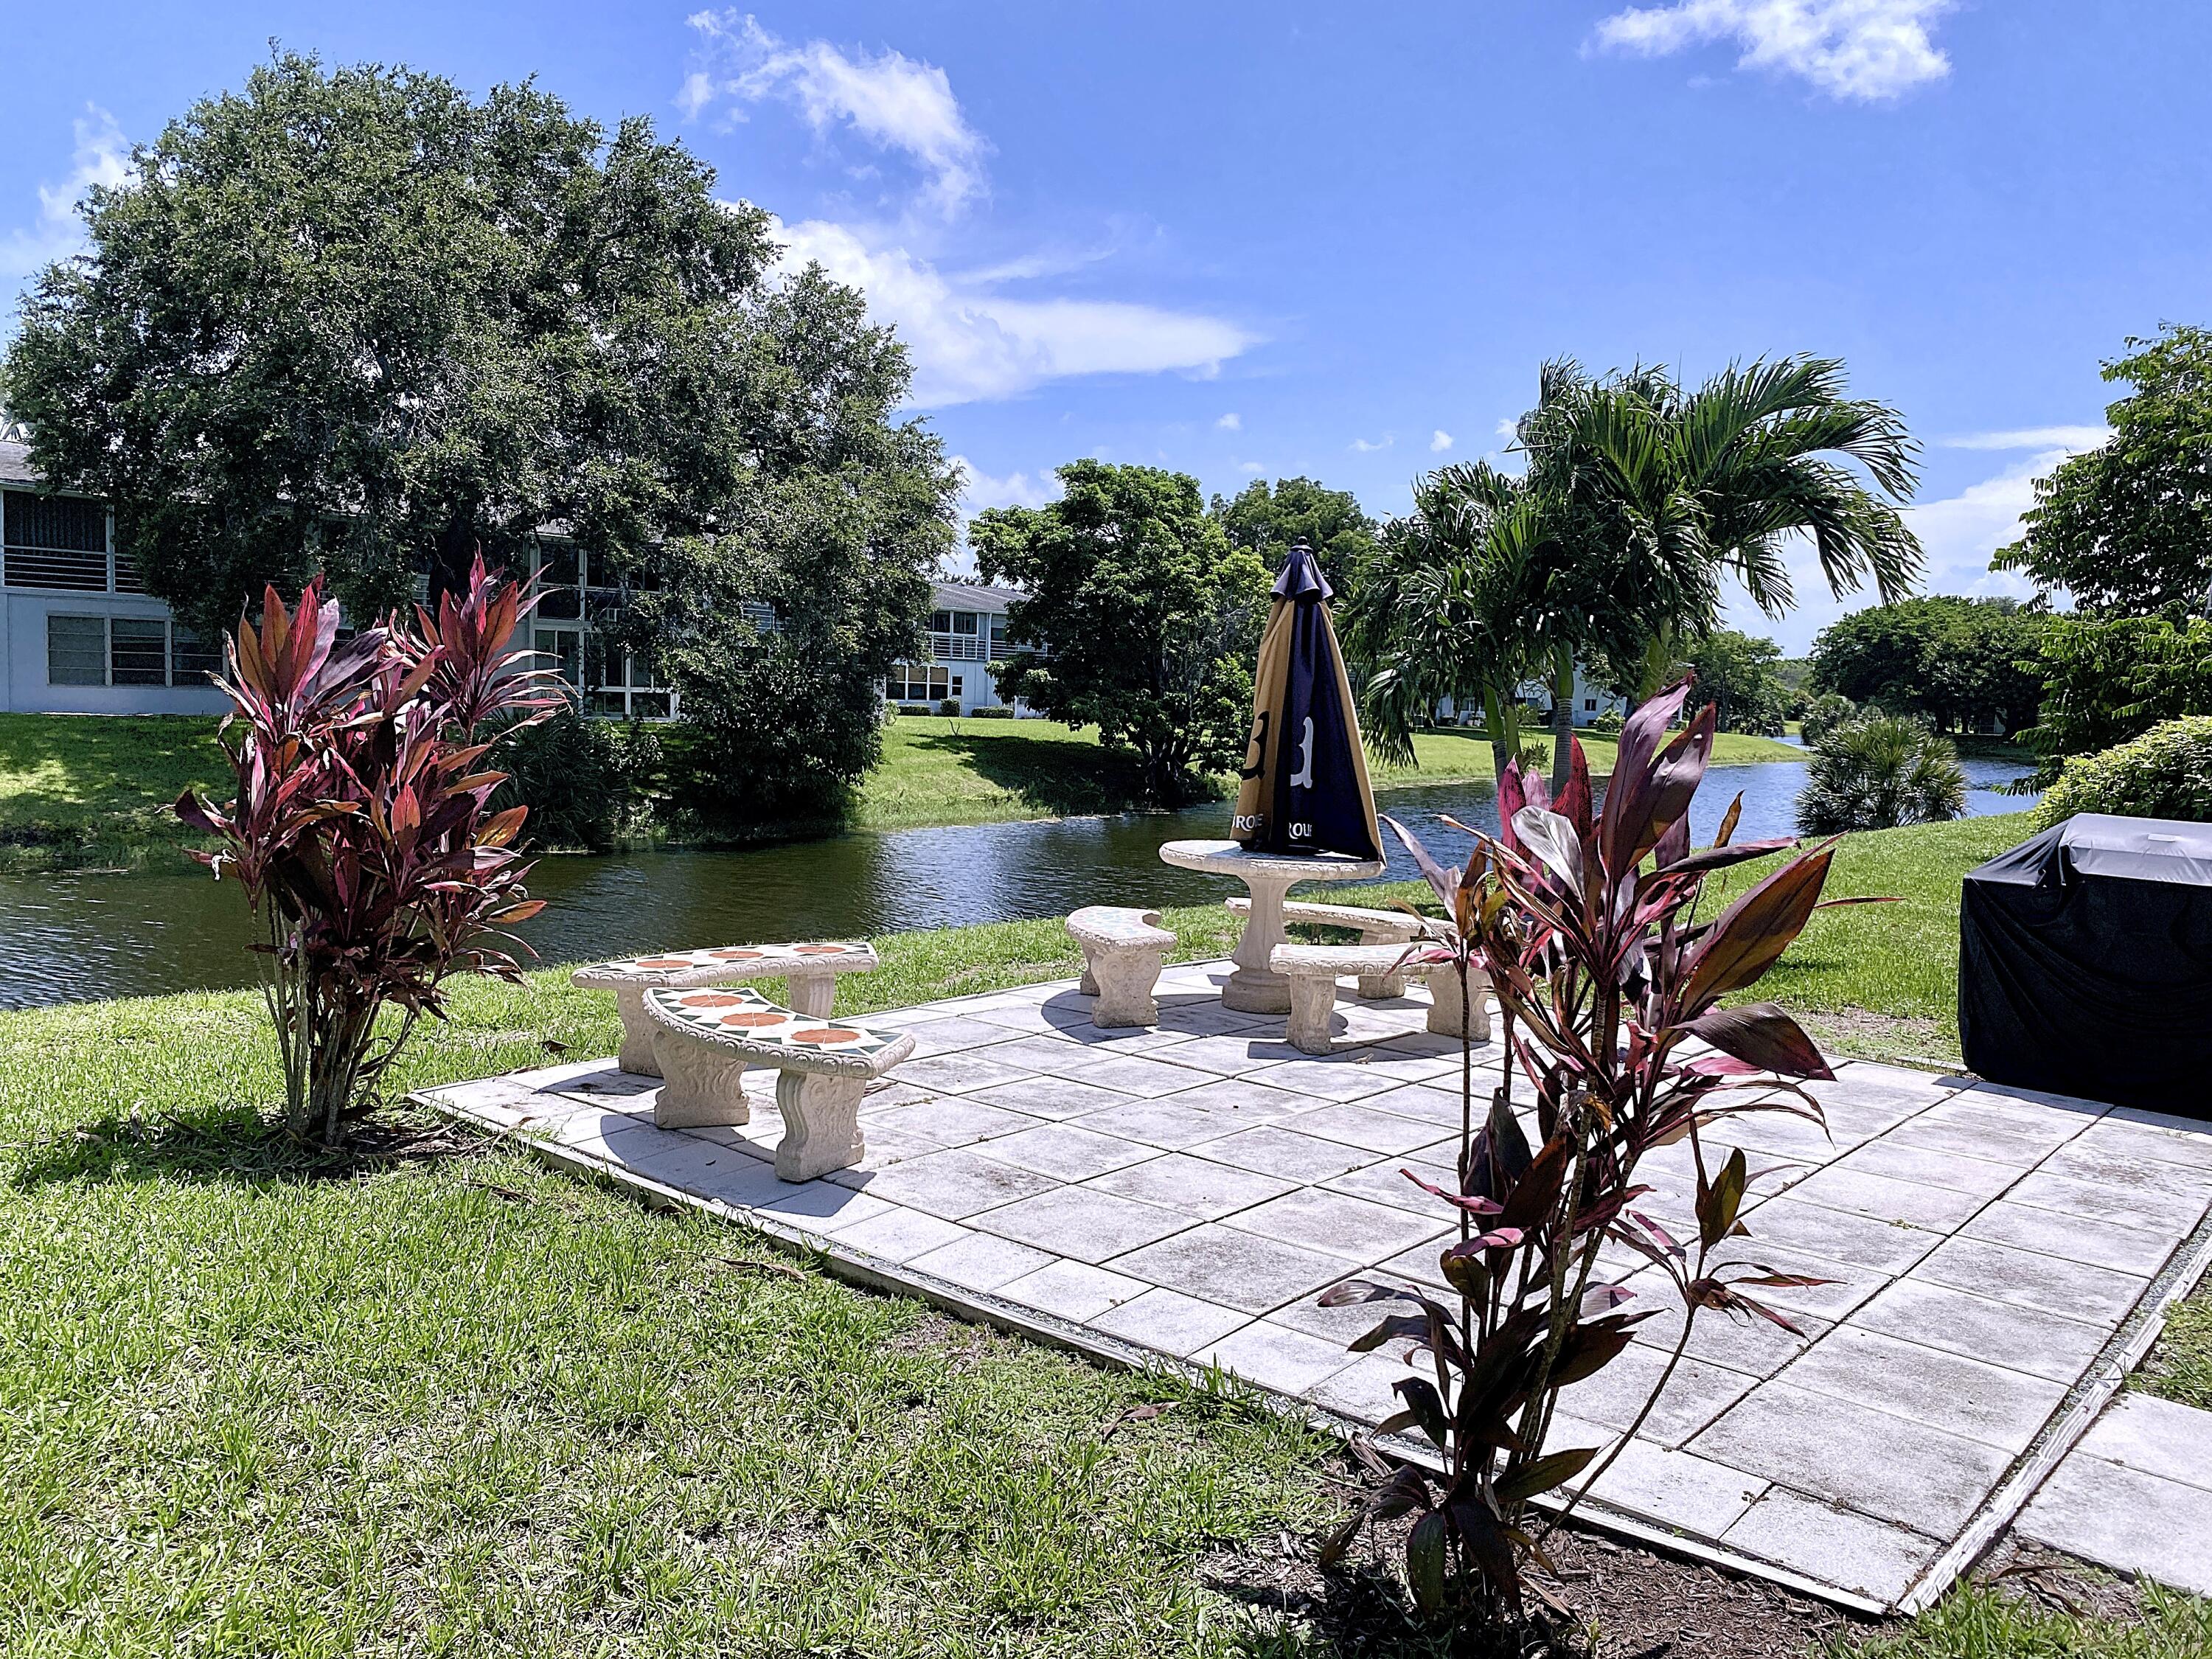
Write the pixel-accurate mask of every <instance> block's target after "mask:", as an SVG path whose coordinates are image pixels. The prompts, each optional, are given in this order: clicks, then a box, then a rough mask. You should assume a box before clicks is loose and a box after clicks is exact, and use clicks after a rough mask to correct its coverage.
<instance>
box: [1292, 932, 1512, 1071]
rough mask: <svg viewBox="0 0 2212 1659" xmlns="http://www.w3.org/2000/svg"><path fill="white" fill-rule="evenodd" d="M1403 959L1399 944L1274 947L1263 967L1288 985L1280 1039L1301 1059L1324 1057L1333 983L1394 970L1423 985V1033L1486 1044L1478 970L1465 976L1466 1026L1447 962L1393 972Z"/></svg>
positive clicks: (1485, 1005) (1484, 985) (1484, 982)
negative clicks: (1287, 1016)
mask: <svg viewBox="0 0 2212 1659" xmlns="http://www.w3.org/2000/svg"><path fill="white" fill-rule="evenodd" d="M1405 954H1406V946H1405V945H1402V944H1399V945H1277V946H1276V947H1275V948H1274V950H1273V952H1272V953H1271V954H1270V955H1269V957H1268V959H1267V965H1268V966H1269V967H1271V968H1273V969H1274V970H1275V971H1276V972H1277V973H1279V974H1280V975H1283V977H1284V978H1285V979H1287V980H1289V981H1290V982H1291V1023H1290V1030H1289V1031H1288V1033H1287V1034H1286V1035H1287V1036H1289V1038H1290V1043H1291V1047H1292V1048H1296V1049H1297V1050H1298V1051H1299V1052H1300V1053H1301V1054H1327V1053H1328V1051H1329V1048H1330V1047H1331V1044H1332V1042H1333V1041H1334V1038H1333V1036H1332V1035H1331V1033H1330V1031H1329V1014H1330V1011H1331V1010H1332V1009H1334V1007H1335V1006H1336V982H1337V981H1339V980H1340V979H1350V978H1352V977H1353V976H1354V975H1357V976H1358V978H1360V979H1361V980H1362V981H1365V980H1368V979H1371V978H1381V977H1383V976H1385V975H1389V974H1390V973H1391V972H1392V971H1393V970H1394V969H1396V971H1398V972H1400V973H1405V974H1419V975H1421V976H1422V977H1423V978H1424V979H1425V980H1427V981H1428V982H1429V1019H1428V1028H1429V1030H1431V1031H1433V1032H1435V1033H1436V1034H1437V1036H1462V1035H1463V1034H1464V1035H1466V1036H1472V1037H1473V1038H1474V1041H1475V1042H1489V1041H1490V1001H1489V999H1488V997H1487V996H1486V994H1485V993H1486V992H1487V991H1488V990H1489V988H1490V981H1489V978H1488V977H1487V976H1486V975H1485V974H1484V973H1483V972H1482V970H1481V969H1479V968H1478V969H1475V970H1474V973H1473V974H1471V975H1468V1000H1467V1021H1466V1027H1465V1030H1464V1033H1462V1026H1461V1020H1460V987H1459V974H1458V970H1457V969H1455V968H1454V967H1453V966H1452V964H1451V963H1448V962H1435V963H1430V962H1409V963H1406V964H1405V966H1404V967H1403V968H1402V969H1399V968H1397V964H1398V963H1399V962H1400V960H1401V958H1402V957H1404V956H1405Z"/></svg>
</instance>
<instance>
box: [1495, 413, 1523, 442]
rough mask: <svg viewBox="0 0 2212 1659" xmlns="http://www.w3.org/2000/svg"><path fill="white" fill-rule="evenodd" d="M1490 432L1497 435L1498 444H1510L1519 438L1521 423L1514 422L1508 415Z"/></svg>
mask: <svg viewBox="0 0 2212 1659" xmlns="http://www.w3.org/2000/svg"><path fill="white" fill-rule="evenodd" d="M1492 431H1494V432H1496V433H1497V435H1498V441H1499V442H1500V443H1508V444H1510V443H1511V442H1513V441H1515V440H1516V439H1517V438H1519V437H1520V435H1521V422H1518V421H1516V420H1515V419H1514V418H1513V417H1512V416H1510V415H1509V416H1506V417H1505V418H1504V420H1502V421H1500V422H1498V424H1497V425H1496V426H1495V427H1493V428H1492Z"/></svg>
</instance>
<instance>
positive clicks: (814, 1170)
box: [775, 1072, 868, 1181]
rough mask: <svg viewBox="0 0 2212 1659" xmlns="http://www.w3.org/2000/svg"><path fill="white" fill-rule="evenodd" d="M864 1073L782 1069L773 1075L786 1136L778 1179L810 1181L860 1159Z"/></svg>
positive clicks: (780, 1144) (778, 1149)
mask: <svg viewBox="0 0 2212 1659" xmlns="http://www.w3.org/2000/svg"><path fill="white" fill-rule="evenodd" d="M867 1086H868V1085H867V1083H866V1079H862V1078H857V1077H823V1076H821V1075H818V1074H815V1075H810V1074H809V1073H805V1072H783V1073H778V1075H777V1077H776V1079H775V1105H776V1109H777V1110H778V1111H779V1112H781V1113H782V1114H783V1139H781V1140H780V1141H778V1142H777V1143H776V1147H775V1178H776V1179H777V1180H778V1181H811V1180H813V1179H814V1177H815V1176H823V1175H828V1174H829V1171H830V1170H848V1169H850V1168H851V1167H852V1166H853V1165H854V1164H858V1163H859V1162H860V1157H861V1154H862V1153H864V1152H866V1151H867V1144H866V1141H864V1140H863V1139H861V1137H860V1096H861V1094H862V1092H863V1091H866V1088H867Z"/></svg>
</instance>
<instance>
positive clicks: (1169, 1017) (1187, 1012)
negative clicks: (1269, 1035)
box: [1153, 980, 1282, 1036]
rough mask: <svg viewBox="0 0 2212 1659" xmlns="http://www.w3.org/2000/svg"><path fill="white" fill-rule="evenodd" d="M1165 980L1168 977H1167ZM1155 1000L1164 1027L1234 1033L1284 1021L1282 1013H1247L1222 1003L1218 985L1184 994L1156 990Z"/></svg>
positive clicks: (1212, 1033)
mask: <svg viewBox="0 0 2212 1659" xmlns="http://www.w3.org/2000/svg"><path fill="white" fill-rule="evenodd" d="M1162 983H1163V984H1164V983H1165V981H1164V980H1163V981H1162ZM1153 1000H1155V1001H1157V1002H1158V1004H1159V1007H1160V1029H1161V1030H1169V1031H1176V1032H1181V1033H1184V1034H1187V1035H1190V1036H1234V1035H1235V1034H1237V1033H1238V1032H1243V1031H1260V1030H1266V1029H1267V1027H1269V1026H1271V1025H1275V1024H1279V1023H1280V1020H1281V1018H1282V1017H1281V1016H1280V1015H1279V1014H1246V1013H1240V1012H1237V1010H1236V1009H1234V1008H1225V1007H1223V1006H1221V1000H1220V994H1219V992H1218V989H1215V988H1212V987H1209V988H1208V991H1207V993H1206V994H1203V995H1192V994H1188V993H1186V994H1182V995H1180V996H1177V995H1171V994H1166V993H1164V992H1161V991H1158V990H1156V991H1154V993H1153Z"/></svg>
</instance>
